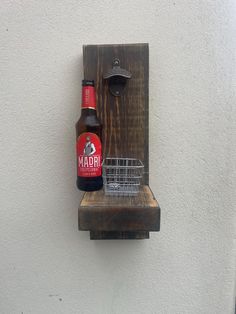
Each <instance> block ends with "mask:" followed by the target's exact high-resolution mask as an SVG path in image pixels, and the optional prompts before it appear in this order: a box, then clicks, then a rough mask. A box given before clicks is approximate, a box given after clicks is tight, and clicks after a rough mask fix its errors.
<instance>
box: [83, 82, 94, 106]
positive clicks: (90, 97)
mask: <svg viewBox="0 0 236 314" xmlns="http://www.w3.org/2000/svg"><path fill="white" fill-rule="evenodd" d="M82 108H90V109H96V99H95V90H94V87H93V86H83V88H82Z"/></svg>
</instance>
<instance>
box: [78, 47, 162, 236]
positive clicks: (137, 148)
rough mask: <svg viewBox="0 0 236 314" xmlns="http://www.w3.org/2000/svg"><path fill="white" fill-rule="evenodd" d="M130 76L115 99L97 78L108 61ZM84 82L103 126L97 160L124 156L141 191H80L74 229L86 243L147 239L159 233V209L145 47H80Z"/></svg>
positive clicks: (105, 83)
mask: <svg viewBox="0 0 236 314" xmlns="http://www.w3.org/2000/svg"><path fill="white" fill-rule="evenodd" d="M116 58H118V59H119V60H120V66H121V68H123V69H126V70H127V71H129V72H131V74H132V78H131V79H130V80H127V84H126V87H125V90H124V92H123V93H122V95H121V96H120V97H115V96H113V95H112V94H111V93H110V91H109V86H108V81H107V80H104V79H103V75H104V74H105V73H106V72H107V71H108V70H110V69H111V68H112V63H113V61H114V59H116ZM83 66H84V78H85V79H91V80H94V81H95V88H96V100H97V112H98V116H99V118H100V120H101V122H102V124H103V138H102V147H103V158H105V157H129V158H137V159H140V160H141V161H142V162H143V164H144V177H143V182H142V183H143V184H144V185H143V186H142V187H141V191H140V193H139V194H138V195H137V196H105V195H104V191H103V190H100V191H96V192H86V193H85V194H84V196H83V198H82V201H81V204H80V207H79V229H80V230H89V231H90V239H94V240H95V239H147V238H149V232H150V231H159V230H160V207H159V205H158V203H157V201H156V199H155V197H154V196H153V194H152V192H151V190H150V188H149V186H148V183H149V162H148V158H149V144H148V142H149V138H148V137H149V131H148V130H149V104H148V92H149V91H148V86H149V48H148V44H128V45H127V44H125V45H86V46H84V47H83Z"/></svg>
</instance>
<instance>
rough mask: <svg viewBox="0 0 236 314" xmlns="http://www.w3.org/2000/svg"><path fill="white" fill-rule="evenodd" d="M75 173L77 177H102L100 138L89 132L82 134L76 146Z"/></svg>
mask: <svg viewBox="0 0 236 314" xmlns="http://www.w3.org/2000/svg"><path fill="white" fill-rule="evenodd" d="M76 146H77V147H76V150H77V173H78V176H79V177H99V176H101V175H102V145H101V141H100V138H99V137H98V136H97V135H96V134H94V133H90V132H86V133H82V134H81V135H80V136H79V137H78V139H77V144H76Z"/></svg>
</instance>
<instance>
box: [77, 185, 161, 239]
mask: <svg viewBox="0 0 236 314" xmlns="http://www.w3.org/2000/svg"><path fill="white" fill-rule="evenodd" d="M79 230H87V231H88V230H89V231H90V239H94V240H95V239H147V238H149V232H150V231H159V230H160V207H159V205H158V202H157V200H156V199H155V197H154V195H153V193H152V191H151V189H150V188H149V186H147V185H144V186H142V187H141V189H140V193H139V194H138V195H137V196H130V197H127V196H106V195H105V194H104V191H103V190H100V191H95V192H86V193H85V194H84V195H83V198H82V200H81V203H80V206H79Z"/></svg>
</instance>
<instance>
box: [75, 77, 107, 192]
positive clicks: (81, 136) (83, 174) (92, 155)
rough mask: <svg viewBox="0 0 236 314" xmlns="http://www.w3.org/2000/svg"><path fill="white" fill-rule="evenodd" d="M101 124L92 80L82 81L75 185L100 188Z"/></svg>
mask: <svg viewBox="0 0 236 314" xmlns="http://www.w3.org/2000/svg"><path fill="white" fill-rule="evenodd" d="M101 135H102V125H101V123H100V121H99V120H98V117H97V112H96V97H95V89H94V81H91V80H83V81H82V106H81V116H80V119H79V121H78V122H77V123H76V152H77V187H78V189H80V190H82V191H96V190H99V189H101V188H102V185H103V182H102V145H101Z"/></svg>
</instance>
